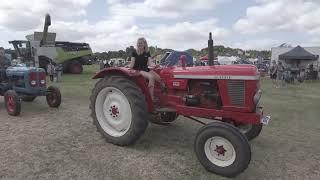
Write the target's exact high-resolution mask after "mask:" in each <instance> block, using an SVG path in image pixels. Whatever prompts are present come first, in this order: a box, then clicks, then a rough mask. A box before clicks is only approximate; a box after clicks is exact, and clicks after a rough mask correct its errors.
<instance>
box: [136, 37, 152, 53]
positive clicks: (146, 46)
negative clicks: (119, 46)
mask: <svg viewBox="0 0 320 180" xmlns="http://www.w3.org/2000/svg"><path fill="white" fill-rule="evenodd" d="M139 41H142V42H143V44H144V48H143V51H142V52H141V50H140V49H139V48H138V43H139ZM136 49H137V54H138V55H141V54H143V53H144V52H149V47H148V43H147V40H146V39H145V38H143V37H141V38H139V39H138V40H137V47H136Z"/></svg>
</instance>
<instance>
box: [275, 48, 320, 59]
mask: <svg viewBox="0 0 320 180" xmlns="http://www.w3.org/2000/svg"><path fill="white" fill-rule="evenodd" d="M318 58H319V56H318V55H314V54H311V53H310V52H308V51H307V50H305V49H304V48H302V47H300V46H297V47H295V48H293V49H291V50H290V51H288V52H286V53H283V54H280V55H279V59H282V60H317V59H318Z"/></svg>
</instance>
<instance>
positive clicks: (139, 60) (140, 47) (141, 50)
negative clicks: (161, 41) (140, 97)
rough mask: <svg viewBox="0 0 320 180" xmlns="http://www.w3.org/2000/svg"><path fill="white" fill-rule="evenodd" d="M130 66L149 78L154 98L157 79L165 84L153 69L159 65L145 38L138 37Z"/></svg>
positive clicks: (162, 84)
mask: <svg viewBox="0 0 320 180" xmlns="http://www.w3.org/2000/svg"><path fill="white" fill-rule="evenodd" d="M128 67H129V68H132V69H135V70H137V71H139V72H140V74H141V75H142V76H143V77H144V78H146V79H148V81H149V85H148V87H149V91H150V95H151V98H152V100H154V83H155V81H157V82H159V83H160V85H161V86H162V88H164V86H165V85H164V83H163V82H162V81H161V78H160V76H159V75H158V74H157V73H156V72H154V71H153V70H152V69H153V68H155V67H157V65H156V64H155V63H154V62H153V59H152V58H151V55H150V52H149V47H148V43H147V41H146V39H145V38H143V37H142V38H139V39H138V41H137V47H136V50H135V51H133V52H132V55H131V62H130V64H129V65H128ZM149 67H151V69H149Z"/></svg>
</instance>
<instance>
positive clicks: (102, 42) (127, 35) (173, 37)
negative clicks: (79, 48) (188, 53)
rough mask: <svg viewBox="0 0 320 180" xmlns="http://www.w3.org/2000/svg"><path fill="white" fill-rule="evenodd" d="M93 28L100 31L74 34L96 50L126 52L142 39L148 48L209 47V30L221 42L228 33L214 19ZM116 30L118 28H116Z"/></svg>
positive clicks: (105, 25) (108, 25)
mask: <svg viewBox="0 0 320 180" xmlns="http://www.w3.org/2000/svg"><path fill="white" fill-rule="evenodd" d="M111 22H112V21H111ZM80 26H81V25H80ZM93 26H94V27H96V28H97V29H96V30H93V31H95V32H94V33H92V34H91V35H90V34H88V33H87V32H84V31H82V32H81V29H79V31H74V33H75V34H78V35H77V36H79V37H80V36H82V35H83V37H84V38H83V40H85V41H87V42H89V43H90V44H91V46H92V47H93V49H95V50H97V51H106V50H119V49H124V48H126V47H128V46H130V45H135V43H136V40H137V39H138V38H139V37H141V36H143V37H145V38H146V39H147V40H148V42H149V45H152V46H158V47H162V48H172V49H177V50H185V49H189V48H195V49H200V48H204V47H206V46H207V40H208V33H209V32H210V31H211V32H212V33H213V36H214V38H215V40H218V41H219V40H221V39H223V38H226V37H227V36H228V30H226V29H224V28H220V27H218V26H217V24H216V20H215V19H211V20H206V21H200V22H196V23H192V22H179V23H176V24H174V25H172V26H170V25H166V24H162V25H157V26H155V27H151V28H141V27H140V26H138V25H135V22H134V21H128V22H127V23H126V24H119V25H115V26H110V23H99V24H96V25H93ZM119 26H120V27H119ZM113 27H117V28H116V29H113ZM75 29H76V28H75ZM59 31H61V30H58V32H59Z"/></svg>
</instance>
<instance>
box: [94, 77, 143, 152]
mask: <svg viewBox="0 0 320 180" xmlns="http://www.w3.org/2000/svg"><path fill="white" fill-rule="evenodd" d="M107 87H113V88H116V89H118V90H120V91H121V92H122V93H123V94H124V95H125V97H126V98H127V100H128V102H129V104H130V108H131V113H132V119H131V124H130V127H129V129H128V131H127V132H126V133H125V134H124V135H122V136H120V137H114V136H112V135H110V134H108V133H106V132H105V131H104V130H103V128H102V127H101V125H100V123H99V121H98V119H97V115H96V111H95V109H96V107H95V104H96V103H95V102H96V99H97V96H98V94H99V92H100V91H101V90H103V89H104V88H107ZM90 109H91V117H92V118H93V123H94V124H95V125H96V127H97V130H98V131H99V132H100V133H101V134H102V135H103V136H104V137H105V139H106V140H107V141H108V142H110V143H112V144H116V145H120V146H127V145H131V144H134V143H135V142H136V141H137V140H138V139H139V138H140V137H141V136H142V135H143V134H144V132H145V130H146V128H147V126H148V112H147V104H146V101H145V97H144V95H143V93H142V92H141V90H140V88H139V87H138V86H137V85H136V84H135V83H134V82H133V81H131V80H130V79H129V78H128V77H125V76H120V75H111V76H109V77H105V78H103V79H100V80H99V81H98V82H97V83H96V85H95V87H94V88H93V90H92V94H91V97H90Z"/></svg>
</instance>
